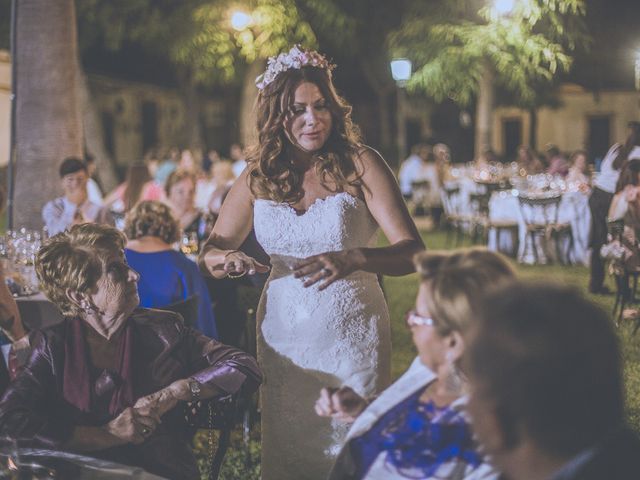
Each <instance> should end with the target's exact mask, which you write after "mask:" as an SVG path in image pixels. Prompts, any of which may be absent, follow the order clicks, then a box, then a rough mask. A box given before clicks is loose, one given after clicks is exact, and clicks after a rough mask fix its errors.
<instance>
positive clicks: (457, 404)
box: [316, 249, 515, 480]
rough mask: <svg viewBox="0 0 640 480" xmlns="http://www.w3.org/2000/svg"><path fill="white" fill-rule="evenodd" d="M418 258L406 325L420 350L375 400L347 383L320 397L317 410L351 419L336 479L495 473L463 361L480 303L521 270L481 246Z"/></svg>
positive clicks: (484, 475) (457, 476)
mask: <svg viewBox="0 0 640 480" xmlns="http://www.w3.org/2000/svg"><path fill="white" fill-rule="evenodd" d="M415 264H416V268H417V270H418V273H419V274H420V287H419V289H418V296H417V298H416V305H415V310H412V311H410V312H409V313H408V314H407V325H408V327H409V328H410V330H411V334H412V336H413V342H414V344H415V346H416V348H417V350H418V357H417V358H416V359H415V360H414V361H413V363H412V364H411V366H410V367H409V369H408V370H407V371H406V372H405V374H404V375H403V376H402V377H400V379H398V380H397V381H396V382H395V383H394V384H393V385H391V386H390V387H389V388H388V389H386V390H385V391H384V392H382V394H381V395H380V396H379V397H378V398H377V399H375V400H374V401H373V402H371V403H368V402H367V401H366V400H365V399H363V398H362V397H360V396H358V395H357V394H356V393H355V392H354V391H353V390H352V389H351V388H349V387H348V386H343V387H342V388H340V389H331V388H325V389H323V390H322V392H321V396H320V398H319V399H318V401H317V402H316V413H317V414H318V415H320V416H326V417H333V418H336V419H339V420H343V421H345V422H353V425H352V427H351V430H350V431H349V434H348V436H347V442H346V444H345V446H344V447H343V448H342V451H341V452H340V455H339V456H338V459H337V461H336V464H335V465H334V468H333V470H332V473H331V476H330V479H333V480H336V479H365V478H366V479H368V480H372V479H383V478H384V479H400V478H412V479H418V478H420V479H426V478H439V479H443V478H446V479H480V478H482V479H486V478H495V477H496V476H497V474H496V473H495V472H494V471H493V470H492V468H491V467H490V466H489V465H488V464H487V463H485V460H484V459H483V457H482V456H481V455H480V454H479V453H478V451H477V447H476V445H475V443H474V441H473V439H472V433H471V430H470V427H469V421H468V417H467V415H466V413H465V411H464V407H465V404H466V394H467V382H466V379H465V377H464V375H463V374H461V372H460V370H459V368H458V365H459V362H460V358H461V356H462V354H463V352H464V348H465V342H466V336H467V333H468V331H469V329H470V327H471V326H472V325H473V323H474V313H473V312H474V311H475V310H476V306H477V305H478V304H479V303H480V301H481V300H482V297H483V296H484V295H485V294H486V292H488V291H489V290H491V289H493V288H495V287H497V286H500V285H502V284H505V283H507V282H511V281H514V280H515V274H514V272H513V269H512V268H511V266H510V265H509V264H508V263H507V261H506V260H505V259H504V258H503V257H502V256H500V255H498V254H495V253H492V252H489V251H487V250H481V249H472V250H461V251H457V252H453V253H431V252H427V253H421V254H418V255H417V256H416V258H415Z"/></svg>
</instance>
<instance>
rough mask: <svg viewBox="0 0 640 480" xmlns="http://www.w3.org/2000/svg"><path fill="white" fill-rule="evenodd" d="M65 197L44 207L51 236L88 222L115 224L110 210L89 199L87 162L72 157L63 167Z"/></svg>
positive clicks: (44, 218)
mask: <svg viewBox="0 0 640 480" xmlns="http://www.w3.org/2000/svg"><path fill="white" fill-rule="evenodd" d="M59 174H60V179H61V180H62V189H63V191H64V196H62V197H58V198H56V199H55V200H51V201H50V202H48V203H47V204H46V205H45V206H44V208H43V209H42V219H43V220H44V224H45V226H46V227H47V230H48V232H49V235H56V234H58V233H60V232H63V231H65V230H66V229H67V228H69V227H71V226H73V225H78V224H81V223H87V222H96V223H106V224H109V225H113V218H112V217H111V215H110V213H109V211H108V210H107V209H105V208H102V207H101V206H100V205H98V204H95V203H93V202H91V200H89V197H88V192H87V180H88V179H89V173H88V172H87V165H86V164H85V163H84V162H83V161H82V160H80V159H77V158H73V157H69V158H66V159H65V160H64V161H63V162H62V163H61V164H60V169H59Z"/></svg>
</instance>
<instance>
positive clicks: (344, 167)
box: [247, 66, 363, 204]
mask: <svg viewBox="0 0 640 480" xmlns="http://www.w3.org/2000/svg"><path fill="white" fill-rule="evenodd" d="M303 82H310V83H313V84H314V85H316V86H317V87H318V89H319V90H320V92H321V93H322V96H323V97H324V99H325V101H326V102H327V106H328V108H329V112H330V113H331V118H332V127H331V132H330V134H329V138H328V139H327V141H326V143H325V144H324V146H323V147H322V149H321V150H320V151H318V152H316V154H315V157H316V159H317V161H316V163H315V167H316V169H317V172H318V173H319V174H320V180H321V182H322V185H323V186H325V188H327V189H329V190H331V191H335V192H339V191H344V189H345V187H347V186H359V185H360V181H359V178H360V175H359V173H358V171H357V169H356V165H355V163H354V156H355V155H357V154H358V152H359V151H360V150H361V149H362V148H363V145H362V142H361V139H360V131H359V129H358V127H357V126H356V125H354V123H353V122H352V120H351V106H350V105H349V104H348V103H347V102H346V101H345V100H344V99H343V98H342V97H340V95H338V93H337V92H336V90H335V87H334V86H333V82H332V81H331V72H329V70H326V69H322V68H317V67H312V66H306V67H302V68H300V69H293V68H292V69H289V70H287V71H285V72H282V73H280V74H279V75H278V76H277V77H276V78H275V80H274V81H273V82H271V83H270V84H269V85H267V86H266V87H265V88H264V89H263V90H262V91H261V92H260V94H259V95H258V99H257V106H256V112H257V127H258V144H257V145H256V146H254V147H253V148H252V149H251V150H250V153H249V155H248V159H247V160H248V163H249V187H250V189H251V192H252V193H253V195H254V196H255V197H256V198H264V199H268V200H274V201H276V202H279V203H280V202H283V203H289V204H293V203H296V202H297V201H299V200H300V199H301V198H302V197H303V195H304V192H303V191H302V180H303V177H304V171H301V170H300V168H299V167H296V165H295V163H294V160H293V155H292V154H291V152H290V149H291V148H293V145H291V142H290V141H289V139H288V138H287V134H286V132H285V126H284V125H285V121H286V119H287V117H288V115H290V111H291V108H292V106H293V102H294V94H295V90H296V88H297V87H298V85H300V84H301V83H303Z"/></svg>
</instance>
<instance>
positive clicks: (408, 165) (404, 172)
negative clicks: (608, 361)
mask: <svg viewBox="0 0 640 480" xmlns="http://www.w3.org/2000/svg"><path fill="white" fill-rule="evenodd" d="M421 148H422V145H421V144H417V145H414V146H413V148H411V155H409V156H408V157H407V159H406V160H405V161H404V162H402V164H401V165H400V172H399V173H398V182H399V183H400V191H401V192H402V196H403V197H404V198H405V199H406V200H409V199H411V193H412V190H411V184H412V183H413V182H414V181H415V179H416V177H418V175H419V174H420V170H421V168H422V159H421V158H420V156H419V155H418V152H419V151H420V149H421Z"/></svg>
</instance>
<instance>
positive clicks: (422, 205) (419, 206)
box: [411, 180, 431, 217]
mask: <svg viewBox="0 0 640 480" xmlns="http://www.w3.org/2000/svg"><path fill="white" fill-rule="evenodd" d="M430 191H431V182H429V180H420V181H417V182H411V203H412V204H413V214H414V215H415V216H418V217H419V216H426V215H427V214H428V213H429V207H430V205H429V201H428V200H429V192H430Z"/></svg>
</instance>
